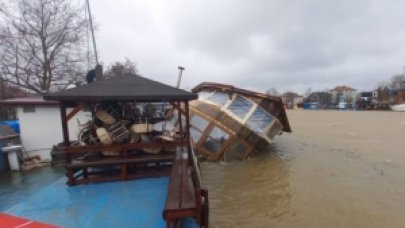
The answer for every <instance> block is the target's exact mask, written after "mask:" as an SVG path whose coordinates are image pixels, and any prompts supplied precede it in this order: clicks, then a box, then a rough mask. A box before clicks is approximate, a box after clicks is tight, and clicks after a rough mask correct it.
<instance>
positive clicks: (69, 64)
mask: <svg viewBox="0 0 405 228" xmlns="http://www.w3.org/2000/svg"><path fill="white" fill-rule="evenodd" d="M8 6H9V8H5V7H4V6H3V7H1V9H0V21H1V24H0V67H1V68H0V76H1V77H2V78H3V79H4V81H6V82H8V83H10V84H13V85H17V86H20V87H22V88H25V89H28V90H30V91H33V92H36V93H47V92H50V91H51V90H53V89H55V88H58V89H64V88H66V87H67V86H68V85H69V84H71V83H73V82H74V81H76V80H79V79H80V80H82V78H83V77H84V73H85V65H86V64H85V63H87V62H86V60H85V49H86V48H83V45H84V41H85V35H86V34H85V32H84V31H85V28H86V25H87V20H86V18H85V17H84V13H82V8H81V7H80V6H79V5H74V4H72V1H70V0H18V1H12V0H10V1H9V2H8Z"/></svg>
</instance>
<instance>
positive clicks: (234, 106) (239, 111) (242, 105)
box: [228, 96, 253, 119]
mask: <svg viewBox="0 0 405 228" xmlns="http://www.w3.org/2000/svg"><path fill="white" fill-rule="evenodd" d="M252 106H253V103H252V102H250V101H249V100H248V99H246V98H244V97H241V96H237V97H236V98H235V100H233V101H232V103H231V105H230V106H229V107H228V109H229V110H230V111H231V112H232V113H233V114H235V115H237V116H238V117H240V118H241V119H243V118H244V117H245V116H246V114H247V113H248V112H249V110H250V109H251V108H252Z"/></svg>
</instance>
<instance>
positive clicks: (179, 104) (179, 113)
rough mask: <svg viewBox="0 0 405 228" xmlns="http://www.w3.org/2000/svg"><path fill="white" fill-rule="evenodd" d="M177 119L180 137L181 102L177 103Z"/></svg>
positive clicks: (181, 125)
mask: <svg viewBox="0 0 405 228" xmlns="http://www.w3.org/2000/svg"><path fill="white" fill-rule="evenodd" d="M177 116H178V117H177V118H178V120H177V121H178V122H179V127H180V135H181V136H183V121H182V119H181V102H180V101H179V102H177Z"/></svg>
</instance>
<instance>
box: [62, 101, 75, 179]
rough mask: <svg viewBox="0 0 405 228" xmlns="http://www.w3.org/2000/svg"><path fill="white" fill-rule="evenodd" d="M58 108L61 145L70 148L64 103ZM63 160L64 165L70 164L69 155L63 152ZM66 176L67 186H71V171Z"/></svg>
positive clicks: (68, 170)
mask: <svg viewBox="0 0 405 228" xmlns="http://www.w3.org/2000/svg"><path fill="white" fill-rule="evenodd" d="M59 108H60V116H61V122H62V134H63V145H64V147H65V148H66V147H69V146H70V139H69V128H68V119H67V116H66V105H65V103H63V102H61V103H60V106H59ZM65 158H66V164H70V162H71V160H72V159H71V155H70V153H66V152H65ZM66 176H67V177H68V184H69V185H72V184H73V182H74V179H73V171H72V170H71V169H67V170H66Z"/></svg>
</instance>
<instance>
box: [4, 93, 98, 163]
mask: <svg viewBox="0 0 405 228" xmlns="http://www.w3.org/2000/svg"><path fill="white" fill-rule="evenodd" d="M0 105H10V106H14V107H16V109H17V116H18V119H19V122H20V138H21V143H22V144H23V146H24V149H25V150H26V151H27V153H28V155H30V156H34V155H39V156H40V157H41V159H43V160H50V159H51V155H50V151H51V149H52V146H53V145H56V144H58V143H60V142H62V141H63V136H62V124H61V115H60V111H59V102H56V101H45V100H43V98H42V97H23V98H14V99H8V100H3V101H0ZM69 111H70V110H69V109H68V110H67V112H69ZM90 116H91V115H90V113H86V112H82V111H81V112H79V113H78V114H76V115H75V118H72V119H71V120H70V121H69V135H70V136H71V137H70V138H71V139H75V138H77V137H76V136H77V134H78V122H77V120H79V121H80V123H85V122H87V120H89V119H90Z"/></svg>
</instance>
